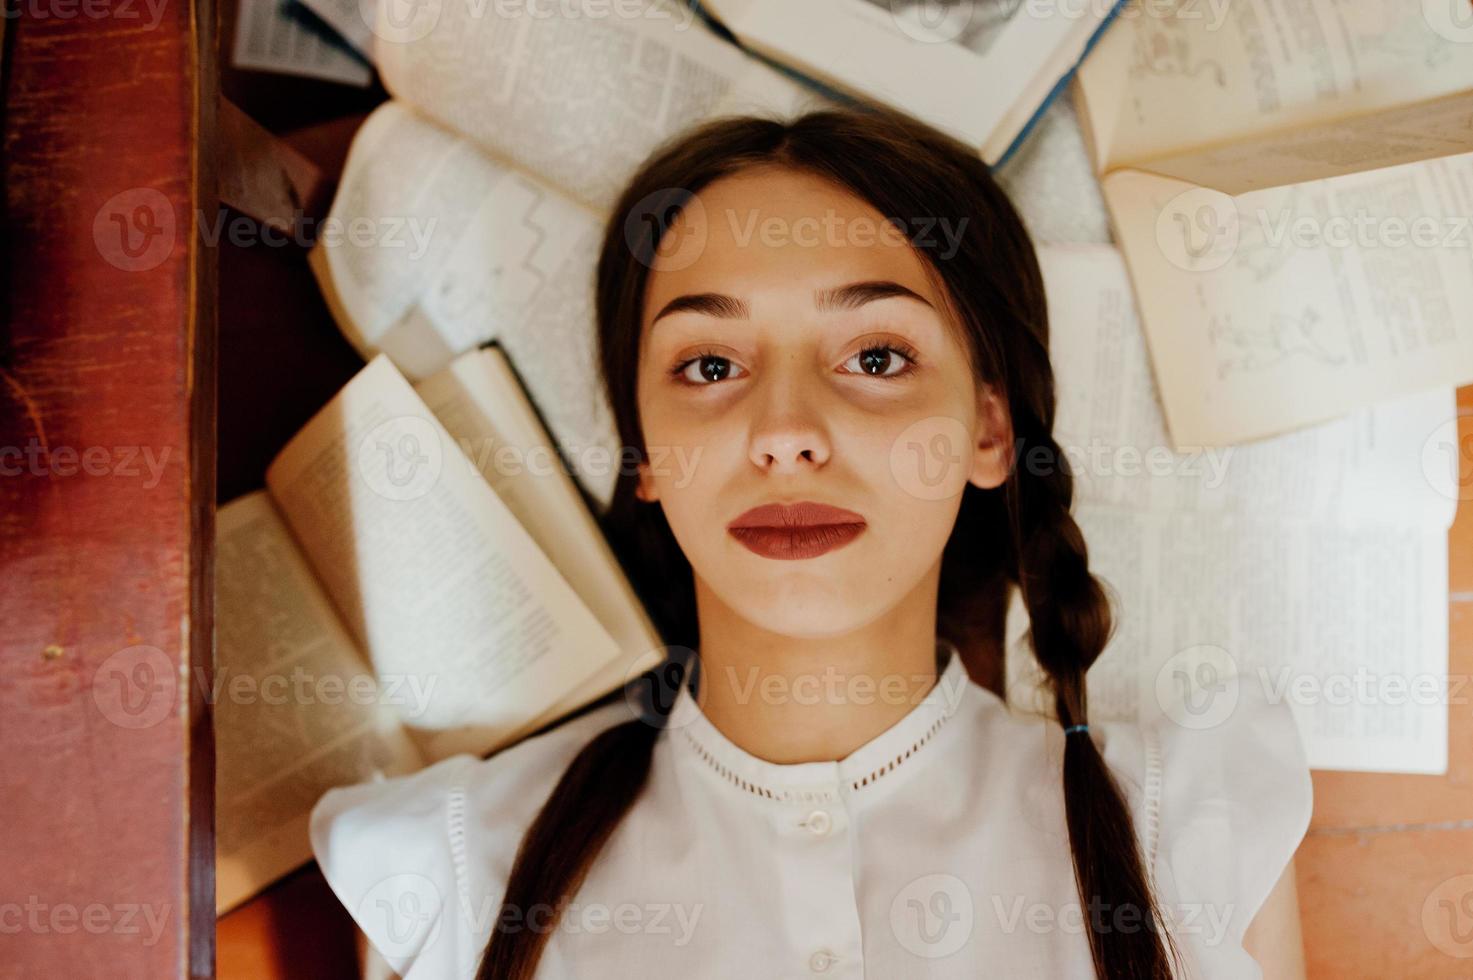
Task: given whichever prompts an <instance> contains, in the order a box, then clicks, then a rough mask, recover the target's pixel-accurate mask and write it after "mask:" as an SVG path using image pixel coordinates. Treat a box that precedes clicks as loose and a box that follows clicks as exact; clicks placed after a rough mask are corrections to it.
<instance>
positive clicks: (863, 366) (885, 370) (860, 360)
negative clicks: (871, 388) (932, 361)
mask: <svg viewBox="0 0 1473 980" xmlns="http://www.w3.org/2000/svg"><path fill="white" fill-rule="evenodd" d="M910 364H911V359H910V357H909V356H908V355H906V354H905V353H904V352H903V351H901V350H900V349H899V348H897V347H891V346H890V345H888V344H881V345H878V346H875V347H866V348H865V349H864V350H862V351H860V352H859V353H858V354H855V355H854V356H853V357H851V358H849V360H847V361H845V362H844V365H845V369H846V370H848V371H850V372H851V373H853V374H863V375H867V376H868V377H871V378H893V377H895V376H896V375H898V374H903V373H904V372H905V369H906V368H907V367H909V366H910ZM851 365H853V366H852V367H851Z"/></svg>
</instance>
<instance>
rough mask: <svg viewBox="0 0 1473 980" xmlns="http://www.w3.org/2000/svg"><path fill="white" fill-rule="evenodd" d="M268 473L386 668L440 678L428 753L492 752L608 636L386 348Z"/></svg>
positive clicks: (586, 663) (592, 661) (425, 716)
mask: <svg viewBox="0 0 1473 980" xmlns="http://www.w3.org/2000/svg"><path fill="white" fill-rule="evenodd" d="M266 482H267V486H268V487H269V488H270V490H271V493H272V496H273V497H274V498H275V499H276V502H277V504H278V506H279V507H280V508H281V510H282V513H283V514H284V515H285V516H286V519H287V522H288V524H289V525H290V526H291V528H292V532H293V534H294V535H295V536H296V538H297V540H298V541H299V542H300V543H301V547H302V551H303V552H304V554H305V555H306V556H307V558H308V559H309V561H310V562H311V563H312V566H313V568H314V569H315V571H316V572H317V576H318V578H319V579H321V581H322V583H323V585H324V587H325V589H326V591H327V593H328V595H330V596H331V597H332V599H333V602H334V604H335V605H336V606H337V608H338V610H339V612H340V614H341V615H342V617H343V619H344V621H345V623H346V624H347V626H348V628H349V630H350V632H351V633H352V634H353V636H354V637H355V639H356V640H357V641H358V645H359V646H360V647H361V648H362V649H363V651H364V652H365V653H366V654H367V656H368V658H369V660H370V661H371V662H372V664H373V666H374V669H375V670H376V671H377V673H378V674H379V676H380V677H387V676H401V675H402V676H405V677H409V678H419V679H420V680H421V682H422V683H424V684H426V685H428V684H434V685H435V689H434V695H433V697H431V698H430V699H428V703H427V704H424V705H420V706H418V707H419V709H420V710H418V711H416V712H415V713H413V714H411V713H410V712H408V711H406V710H403V709H401V711H400V716H401V718H402V719H403V721H404V724H405V727H406V729H407V730H408V731H409V732H410V733H411V735H414V736H416V737H417V738H418V740H419V744H420V745H421V746H422V749H423V751H424V754H425V755H426V756H427V757H431V758H440V757H443V756H444V755H448V754H452V753H453V752H456V751H473V752H488V751H491V750H493V749H495V748H497V747H499V745H500V744H501V742H502V740H503V739H504V738H505V737H506V735H507V734H508V733H510V732H514V731H516V730H517V729H518V728H520V727H521V726H522V725H524V724H525V722H526V721H527V719H528V718H531V717H535V716H537V715H538V714H539V713H540V712H541V711H543V710H544V709H545V708H546V707H547V706H548V705H550V704H552V703H554V702H556V701H557V700H558V699H560V698H561V697H563V696H564V694H565V692H567V691H568V690H571V689H573V688H574V687H575V686H577V685H578V684H580V683H581V682H582V681H583V680H584V679H586V678H587V677H588V676H589V675H590V674H592V673H593V672H594V671H595V670H597V669H598V668H599V667H601V666H602V665H603V664H604V663H605V662H607V661H608V660H610V659H613V658H614V657H616V656H618V653H619V650H618V646H617V645H616V644H615V643H614V641H613V639H611V638H610V637H609V635H608V632H607V631H605V630H604V628H603V627H602V626H601V625H599V623H598V620H597V619H596V618H595V617H594V616H593V614H592V613H591V612H589V610H588V607H587V606H586V605H584V603H583V602H582V600H580V599H579V598H578V596H577V594H576V593H574V592H573V590H572V589H571V588H570V587H569V586H568V583H567V582H566V581H565V580H564V579H563V577H562V576H561V575H560V574H559V573H558V571H557V569H555V568H554V567H553V566H552V564H551V563H550V562H549V561H548V560H547V557H546V556H545V555H544V554H543V553H542V552H541V550H540V549H539V548H538V547H537V545H536V543H535V542H533V541H532V539H531V537H530V536H529V535H528V534H527V532H526V530H525V529H524V528H522V526H521V525H520V524H518V523H517V521H516V518H515V517H513V516H512V514H511V512H510V511H509V510H507V507H506V505H505V504H504V503H502V502H501V500H500V498H499V497H497V496H496V494H495V492H494V491H492V490H491V488H490V487H489V486H488V485H487V484H486V482H485V480H483V479H482V478H481V476H480V474H479V473H477V472H476V471H475V469H474V467H473V466H472V465H471V463H470V460H469V459H468V458H467V457H466V456H465V454H464V453H463V452H462V451H461V450H460V447H459V446H457V445H456V444H455V442H454V441H453V440H452V439H451V438H450V436H449V433H447V432H446V431H445V428H444V426H442V425H441V424H440V423H439V422H438V420H436V419H435V417H434V415H433V414H431V413H430V411H429V409H428V408H426V407H425V405H424V402H423V401H421V400H420V398H419V397H418V396H417V395H416V394H415V393H414V390H413V389H412V388H410V387H409V384H408V382H406V381H405V380H404V378H403V376H402V375H400V374H399V373H398V371H397V370H395V368H394V365H393V363H392V362H391V361H390V360H389V358H388V357H387V356H385V355H379V356H378V357H376V358H374V359H373V360H372V361H371V362H370V363H369V364H368V366H367V367H365V368H364V369H363V370H362V371H360V372H359V373H358V375H356V376H355V377H354V378H353V380H352V381H350V382H349V383H348V385H347V386H346V387H344V389H343V390H342V391H341V392H339V393H338V394H337V395H336V396H335V397H334V398H333V400H332V401H331V402H329V403H328V405H327V406H326V407H325V408H324V409H323V410H322V411H321V412H319V413H318V414H317V415H316V416H314V417H313V419H312V421H311V422H309V423H308V424H307V425H306V427H304V428H303V429H302V430H301V431H300V432H299V433H297V435H296V436H294V437H293V439H292V441H291V442H290V443H288V444H287V446H286V448H285V449H283V450H282V451H281V453H280V454H278V456H277V457H276V459H275V460H273V461H272V463H271V466H270V467H269V469H268V470H267V475H266Z"/></svg>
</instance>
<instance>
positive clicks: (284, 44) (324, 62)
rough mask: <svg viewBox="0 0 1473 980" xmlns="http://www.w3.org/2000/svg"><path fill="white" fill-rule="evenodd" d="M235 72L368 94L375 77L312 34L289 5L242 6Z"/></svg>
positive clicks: (343, 49)
mask: <svg viewBox="0 0 1473 980" xmlns="http://www.w3.org/2000/svg"><path fill="white" fill-rule="evenodd" d="M230 63H231V64H232V65H234V66H235V67H236V68H245V69H249V70H252V71H271V72H279V73H281V74H285V75H300V76H302V77H304V78H318V79H322V80H323V81H328V82H339V83H341V84H344V85H353V86H356V87H359V88H366V87H367V86H368V85H369V83H370V82H372V81H373V71H372V69H370V68H369V67H368V66H367V65H366V64H364V63H363V62H362V61H360V60H359V59H358V58H356V57H354V56H353V55H352V54H351V53H350V52H349V50H348V48H347V46H346V45H344V44H343V42H342V41H340V40H338V39H337V38H335V37H334V36H333V35H332V34H331V33H330V32H327V31H323V30H320V29H314V28H313V26H312V25H311V23H310V22H309V21H308V20H307V19H305V18H303V17H300V16H298V15H297V14H296V13H295V12H294V11H293V10H292V9H291V8H290V7H289V6H288V5H287V4H284V3H278V2H276V0H242V2H241V4H240V7H239V10H238V11H237V14H236V22H235V47H234V49H233V50H232V53H231V58H230Z"/></svg>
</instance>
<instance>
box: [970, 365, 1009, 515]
mask: <svg viewBox="0 0 1473 980" xmlns="http://www.w3.org/2000/svg"><path fill="white" fill-rule="evenodd" d="M974 442H975V446H974V448H973V451H972V475H971V476H970V477H968V479H969V480H970V481H971V483H972V484H973V485H975V486H977V487H980V488H981V489H983V490H991V489H993V488H994V487H999V486H1001V485H1002V484H1003V483H1004V482H1005V481H1006V480H1007V478H1008V475H1009V474H1010V473H1011V472H1012V466H1013V420H1012V413H1010V412H1009V411H1008V400H1007V397H1006V396H1005V395H1002V394H999V393H998V391H997V390H996V389H995V388H994V387H993V386H992V385H990V384H984V385H980V386H978V388H977V433H976V438H975V439H974Z"/></svg>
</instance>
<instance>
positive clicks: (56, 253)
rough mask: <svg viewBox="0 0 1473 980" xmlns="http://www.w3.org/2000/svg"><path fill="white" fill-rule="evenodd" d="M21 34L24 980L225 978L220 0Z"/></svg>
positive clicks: (15, 241) (13, 268)
mask: <svg viewBox="0 0 1473 980" xmlns="http://www.w3.org/2000/svg"><path fill="white" fill-rule="evenodd" d="M19 6H20V16H19V17H18V18H17V19H15V20H10V21H8V22H7V24H6V32H7V34H9V35H10V36H9V37H7V39H6V41H7V44H6V48H7V50H6V53H5V77H6V91H5V117H4V123H3V126H4V139H3V160H0V167H3V175H0V176H3V186H4V195H5V210H6V213H5V220H4V226H5V232H4V234H5V240H4V247H5V251H6V254H5V257H4V262H3V263H0V267H3V271H0V275H3V276H4V287H3V293H0V295H3V298H4V304H3V324H4V326H3V327H0V624H3V631H0V825H3V830H0V921H3V923H4V926H5V934H4V936H3V938H0V977H19V976H26V977H31V976H37V977H40V976H46V977H51V976H56V977H92V976H109V977H147V978H158V977H183V976H197V977H206V976H210V975H212V972H213V966H214V964H213V959H214V945H213V943H214V933H213V925H214V915H213V909H214V877H213V860H212V852H213V847H212V841H211V833H212V812H211V804H212V797H213V746H212V743H211V739H210V723H209V716H208V713H207V710H206V703H205V698H204V695H203V692H204V691H207V690H208V684H209V663H210V637H211V628H212V625H211V604H212V599H213V592H212V578H211V572H210V567H211V559H212V550H211V547H210V543H211V541H212V539H213V532H214V524H213V521H214V510H213V504H214V410H215V387H214V378H215V324H214V314H213V309H214V296H215V281H214V263H213V261H212V260H210V259H209V257H208V256H207V255H205V254H202V253H201V251H200V250H199V248H198V247H197V242H198V241H199V238H198V236H197V234H196V233H195V229H196V218H195V216H196V215H197V214H200V213H206V214H207V213H209V212H211V211H212V210H214V208H215V203H214V186H215V182H214V165H213V160H212V158H211V156H210V154H208V153H204V154H199V153H196V152H195V148H196V147H197V146H201V145H204V146H209V145H211V138H210V136H211V133H212V129H213V124H214V104H215V89H216V80H215V79H216V67H215V63H214V46H215V41H214V29H213V24H214V6H213V0H197V2H195V3H194V4H193V5H192V6H191V5H190V4H187V3H164V2H160V0H155V2H152V3H141V2H139V0H91V2H89V3H87V4H75V3H66V2H61V0H38V2H36V3H25V4H21V5H19Z"/></svg>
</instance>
